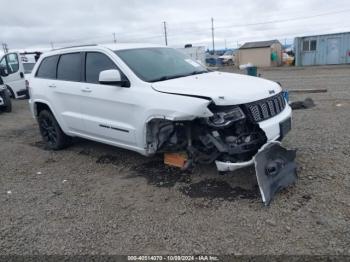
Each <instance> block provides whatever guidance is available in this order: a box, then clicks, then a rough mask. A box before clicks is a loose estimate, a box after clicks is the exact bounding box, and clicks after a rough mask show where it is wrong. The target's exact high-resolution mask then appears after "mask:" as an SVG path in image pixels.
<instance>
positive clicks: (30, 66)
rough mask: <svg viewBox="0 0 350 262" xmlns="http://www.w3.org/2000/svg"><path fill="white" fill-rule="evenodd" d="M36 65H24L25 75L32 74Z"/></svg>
mask: <svg viewBox="0 0 350 262" xmlns="http://www.w3.org/2000/svg"><path fill="white" fill-rule="evenodd" d="M34 65H35V63H23V68H24V73H25V74H30V73H31V72H32V70H33V67H34Z"/></svg>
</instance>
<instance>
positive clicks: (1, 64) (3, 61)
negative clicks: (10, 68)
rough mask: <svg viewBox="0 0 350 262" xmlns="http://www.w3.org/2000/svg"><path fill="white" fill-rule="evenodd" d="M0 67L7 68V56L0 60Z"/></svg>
mask: <svg viewBox="0 0 350 262" xmlns="http://www.w3.org/2000/svg"><path fill="white" fill-rule="evenodd" d="M0 67H2V68H6V69H7V65H6V59H5V56H4V57H3V58H2V59H1V61H0Z"/></svg>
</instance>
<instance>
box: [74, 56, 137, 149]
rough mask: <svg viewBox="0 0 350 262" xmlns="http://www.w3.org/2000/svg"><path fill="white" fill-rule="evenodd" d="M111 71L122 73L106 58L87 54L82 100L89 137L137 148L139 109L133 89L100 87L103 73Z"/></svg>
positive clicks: (110, 86)
mask: <svg viewBox="0 0 350 262" xmlns="http://www.w3.org/2000/svg"><path fill="white" fill-rule="evenodd" d="M109 69H117V70H119V69H118V67H117V65H116V64H115V63H114V62H113V61H112V60H111V59H110V58H109V57H108V56H107V55H106V54H103V53H100V52H87V53H86V54H85V83H84V88H83V89H82V100H81V107H82V108H81V112H82V118H83V121H84V125H85V135H88V136H90V137H91V138H95V139H98V140H102V141H106V142H112V143H116V144H120V145H126V146H133V145H135V144H136V135H135V130H136V128H135V126H136V125H137V123H136V122H135V121H136V120H135V119H136V117H134V115H137V114H138V112H139V111H138V109H139V106H137V104H136V102H134V101H135V99H134V98H135V95H133V92H134V90H133V89H132V88H125V87H121V86H114V85H113V86H112V85H103V84H100V83H99V81H98V78H99V74H100V72H101V71H104V70H109ZM121 74H122V72H121ZM122 75H123V74H122Z"/></svg>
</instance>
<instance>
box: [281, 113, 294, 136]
mask: <svg viewBox="0 0 350 262" xmlns="http://www.w3.org/2000/svg"><path fill="white" fill-rule="evenodd" d="M291 129H292V119H291V118H288V119H286V120H284V121H282V122H281V123H280V138H279V140H282V139H283V138H284V137H285V136H286V135H287V134H288V132H289V131H290V130H291Z"/></svg>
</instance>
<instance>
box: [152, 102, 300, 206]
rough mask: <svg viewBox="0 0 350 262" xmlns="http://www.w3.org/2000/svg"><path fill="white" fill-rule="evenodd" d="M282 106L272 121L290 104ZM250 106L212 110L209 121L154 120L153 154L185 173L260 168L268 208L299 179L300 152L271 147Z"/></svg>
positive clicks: (262, 189) (261, 182) (257, 171)
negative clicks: (203, 168)
mask: <svg viewBox="0 0 350 262" xmlns="http://www.w3.org/2000/svg"><path fill="white" fill-rule="evenodd" d="M277 102H278V106H279V107H277V104H276V106H275V105H273V106H274V107H273V109H274V111H273V112H272V110H270V111H268V112H267V113H269V115H268V116H269V118H271V117H273V116H274V114H275V115H276V114H278V113H279V112H281V111H282V110H283V108H284V106H285V103H283V102H282V101H281V102H280V100H278V101H277ZM266 104H267V103H266ZM249 106H250V105H243V106H242V105H241V106H216V105H215V104H210V105H209V106H208V108H209V110H210V111H211V112H212V113H213V115H212V116H210V117H207V118H203V117H201V118H195V119H193V120H188V121H171V120H167V119H159V118H157V119H152V120H151V121H149V122H148V124H147V134H146V141H147V149H148V152H149V153H150V154H152V153H165V163H166V164H170V165H174V166H177V167H180V168H182V169H190V168H192V167H193V166H194V165H196V164H210V163H213V162H215V163H216V166H217V168H218V170H219V171H233V170H236V169H238V168H242V167H245V166H249V165H253V164H255V168H256V176H257V180H258V184H259V188H260V192H261V195H262V199H263V202H264V203H265V204H269V203H270V201H271V199H272V197H273V195H274V193H275V192H277V190H279V189H281V188H284V187H286V186H288V185H290V184H291V183H293V182H294V181H295V179H296V172H295V170H296V168H295V164H294V158H295V151H290V150H286V149H284V148H283V147H282V146H281V145H280V143H279V142H268V138H267V136H266V134H265V132H264V131H263V130H262V129H261V128H260V126H259V123H258V121H257V116H256V115H254V114H253V113H254V111H252V110H251V107H249ZM266 115H267V114H265V116H266ZM262 117H264V115H263V114H262ZM277 124H278V123H277Z"/></svg>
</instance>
